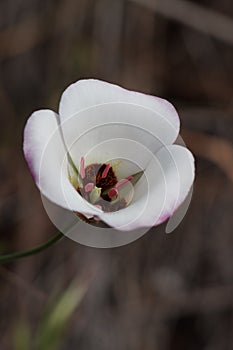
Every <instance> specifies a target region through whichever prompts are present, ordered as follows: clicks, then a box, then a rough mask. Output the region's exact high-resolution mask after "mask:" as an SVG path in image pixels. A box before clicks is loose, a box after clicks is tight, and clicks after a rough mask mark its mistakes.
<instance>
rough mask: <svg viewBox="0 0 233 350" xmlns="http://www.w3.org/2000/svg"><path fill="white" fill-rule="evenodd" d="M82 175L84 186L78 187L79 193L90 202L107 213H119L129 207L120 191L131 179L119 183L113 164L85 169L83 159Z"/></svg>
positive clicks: (94, 165) (92, 165)
mask: <svg viewBox="0 0 233 350" xmlns="http://www.w3.org/2000/svg"><path fill="white" fill-rule="evenodd" d="M80 175H81V178H82V186H78V187H77V191H78V193H79V194H80V195H81V196H82V197H83V198H85V199H86V200H87V201H88V202H90V203H92V204H94V205H96V206H97V207H98V208H100V209H102V210H103V211H105V212H113V211H117V210H120V209H123V208H125V207H126V206H127V201H126V199H125V198H124V197H122V196H121V193H120V190H121V189H122V188H123V187H125V186H126V185H127V184H128V183H129V181H130V178H129V179H122V180H121V181H118V179H117V177H116V175H115V173H114V170H113V168H112V166H111V164H109V163H107V164H98V163H95V164H90V165H88V166H87V167H85V164H84V158H83V157H82V158H81V162H80ZM122 181H124V183H122Z"/></svg>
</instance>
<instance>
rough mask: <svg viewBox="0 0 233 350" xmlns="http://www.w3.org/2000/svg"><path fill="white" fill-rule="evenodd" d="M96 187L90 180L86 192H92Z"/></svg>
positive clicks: (85, 188)
mask: <svg viewBox="0 0 233 350" xmlns="http://www.w3.org/2000/svg"><path fill="white" fill-rule="evenodd" d="M94 187H95V185H94V184H93V182H88V184H86V185H85V187H84V190H85V192H91V191H92V190H93V188H94Z"/></svg>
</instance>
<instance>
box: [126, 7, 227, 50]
mask: <svg viewBox="0 0 233 350" xmlns="http://www.w3.org/2000/svg"><path fill="white" fill-rule="evenodd" d="M130 1H132V2H135V3H138V4H140V5H143V6H146V7H148V8H149V9H151V10H153V11H155V12H157V13H159V14H161V15H163V16H165V17H168V18H171V19H174V20H176V21H178V22H181V23H183V24H185V25H188V26H190V27H192V28H194V29H197V30H199V31H201V32H203V33H206V34H210V35H212V36H213V37H215V38H217V39H220V40H223V41H225V42H226V43H228V44H233V20H232V19H231V18H230V17H228V16H226V15H223V14H220V13H217V12H216V11H214V10H212V9H209V8H206V7H204V6H200V5H198V4H195V3H193V2H191V1H185V0H130Z"/></svg>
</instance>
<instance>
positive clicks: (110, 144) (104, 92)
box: [24, 79, 194, 231]
mask: <svg viewBox="0 0 233 350" xmlns="http://www.w3.org/2000/svg"><path fill="white" fill-rule="evenodd" d="M179 128H180V122H179V117H178V114H177V112H176V110H175V108H174V107H173V106H172V105H171V104H170V103H169V102H168V101H166V100H164V99H161V98H158V97H154V96H150V95H146V94H142V93H138V92H133V91H129V90H126V89H123V88H121V87H119V86H117V85H113V84H110V83H106V82H103V81H99V80H93V79H88V80H80V81H78V82H76V83H74V84H72V85H70V86H69V87H68V88H67V89H66V90H65V92H64V93H63V95H62V97H61V101H60V105H59V112H58V114H56V113H55V112H53V111H51V110H39V111H36V112H34V113H33V114H32V115H31V116H30V118H29V119H28V121H27V124H26V126H25V131H24V154H25V158H26V160H27V163H28V166H29V168H30V171H31V173H32V176H33V178H34V180H35V183H36V185H37V186H38V188H39V190H40V191H41V193H42V194H43V195H44V196H45V197H47V198H48V199H49V200H50V201H51V202H53V203H55V204H56V205H58V206H60V207H62V208H65V209H68V210H70V211H72V212H73V213H74V214H75V215H78V216H79V217H80V218H82V219H84V220H85V221H87V222H89V223H92V224H93V223H94V224H95V223H96V224H98V223H100V222H103V223H105V224H106V225H108V226H110V227H113V228H115V229H117V230H121V231H131V230H135V229H138V228H141V227H152V226H156V225H158V224H160V223H162V222H163V221H165V220H166V219H167V218H169V217H170V216H172V215H173V213H174V212H175V211H176V210H177V208H178V207H179V206H180V205H181V203H182V202H183V201H184V200H185V198H186V196H187V195H188V192H189V190H190V188H191V186H192V184H193V181H194V159H193V156H192V154H191V152H190V151H189V150H188V149H187V148H185V147H183V146H179V145H177V144H174V142H175V141H176V139H177V137H178V134H179Z"/></svg>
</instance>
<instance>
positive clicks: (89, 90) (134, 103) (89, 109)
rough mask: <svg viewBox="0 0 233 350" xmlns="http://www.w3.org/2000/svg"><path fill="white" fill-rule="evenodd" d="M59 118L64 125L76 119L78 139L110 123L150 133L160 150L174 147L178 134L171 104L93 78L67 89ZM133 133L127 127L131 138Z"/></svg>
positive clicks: (177, 124) (177, 120) (176, 117)
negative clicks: (168, 145) (169, 146)
mask: <svg viewBox="0 0 233 350" xmlns="http://www.w3.org/2000/svg"><path fill="white" fill-rule="evenodd" d="M59 115H60V118H61V122H62V123H63V122H64V121H67V119H69V118H71V119H73V120H72V121H71V122H70V123H69V126H70V125H72V128H73V133H76V140H77V138H78V137H79V136H80V135H81V134H82V133H83V132H86V131H87V130H89V129H91V128H94V127H100V126H101V125H103V124H105V125H106V124H109V123H115V124H116V125H123V124H125V125H126V124H127V125H130V126H134V127H137V128H138V129H139V130H143V131H144V132H147V133H150V134H151V135H152V136H153V137H154V139H158V141H159V142H160V147H161V145H165V144H172V143H173V142H174V141H175V140H176V138H177V135H178V132H179V117H178V114H177V112H176V110H175V108H174V107H173V106H172V105H171V104H170V103H169V102H168V101H166V100H163V99H161V98H158V97H155V96H150V95H146V94H142V93H138V92H134V91H129V90H126V89H123V88H121V87H119V86H117V85H113V84H110V83H106V82H103V81H99V80H93V79H89V80H80V81H78V82H77V83H75V84H72V85H70V86H69V87H68V88H67V89H66V90H65V92H64V93H63V95H62V98H61V102H60V108H59ZM65 129H66V130H65V131H64V136H65V139H66V141H67V142H70V141H69V140H70V134H72V130H71V128H68V127H67V128H65ZM68 129H69V130H68ZM131 132H132V129H129V128H128V134H129V135H130V133H131ZM72 139H74V136H73V137H72ZM144 139H146V138H145V137H144ZM157 149H158V147H157V148H156V149H155V147H154V151H156V150H157Z"/></svg>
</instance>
